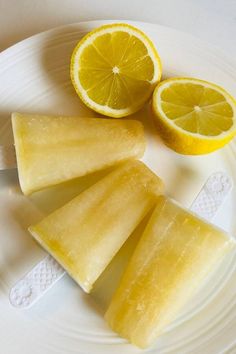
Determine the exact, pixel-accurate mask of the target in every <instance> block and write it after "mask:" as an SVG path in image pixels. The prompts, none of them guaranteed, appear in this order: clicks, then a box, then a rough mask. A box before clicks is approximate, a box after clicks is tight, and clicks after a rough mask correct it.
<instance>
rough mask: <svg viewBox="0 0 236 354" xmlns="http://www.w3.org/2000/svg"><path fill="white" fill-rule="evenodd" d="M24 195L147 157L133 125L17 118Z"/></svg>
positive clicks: (27, 116) (128, 122) (141, 133)
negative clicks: (119, 163) (114, 165)
mask: <svg viewBox="0 0 236 354" xmlns="http://www.w3.org/2000/svg"><path fill="white" fill-rule="evenodd" d="M12 127H13V134H14V142H15V149H16V157H17V166H18V174H19V180H20V185H21V189H22V191H23V193H24V194H26V195H28V194H30V193H32V192H35V191H37V190H40V189H43V188H46V187H48V186H51V185H55V184H58V183H61V182H64V181H67V180H70V179H73V178H75V177H80V176H84V175H86V174H88V173H91V172H94V171H97V170H100V169H103V168H106V167H108V166H111V165H113V164H116V163H118V162H122V161H125V160H127V159H129V158H140V157H141V156H142V155H143V154H144V151H145V138H144V131H143V126H142V124H141V123H140V122H138V121H134V120H122V121H121V120H119V121H118V120H112V119H101V118H79V117H56V116H41V115H30V114H20V113H13V114H12Z"/></svg>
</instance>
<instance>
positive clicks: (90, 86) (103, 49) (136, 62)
mask: <svg viewBox="0 0 236 354" xmlns="http://www.w3.org/2000/svg"><path fill="white" fill-rule="evenodd" d="M70 72H71V80H72V83H73V85H74V88H75V90H76V92H77V94H78V95H79V97H80V98H81V100H82V101H83V102H84V103H85V104H86V105H87V106H88V107H90V108H91V109H93V110H95V111H96V112H98V113H101V114H104V115H107V116H110V117H116V118H119V117H124V116H127V115H129V114H131V113H134V112H136V111H137V110H139V109H140V108H141V107H142V106H143V105H144V103H145V102H146V101H147V100H148V99H149V98H150V96H151V94H152V92H153V90H154V88H155V86H156V85H157V83H158V81H159V80H160V77H161V61H160V58H159V55H158V53H157V50H156V48H155V47H154V45H153V43H152V42H151V40H150V39H149V38H148V37H147V36H146V35H145V34H144V33H143V32H142V31H140V30H139V29H137V28H135V27H133V26H131V25H128V24H123V23H118V24H109V25H104V26H101V27H99V28H97V29H95V30H93V31H92V32H90V33H88V34H87V35H86V36H85V37H83V38H82V40H81V41H80V42H79V43H78V45H77V46H76V47H75V49H74V51H73V54H72V58H71V67H70Z"/></svg>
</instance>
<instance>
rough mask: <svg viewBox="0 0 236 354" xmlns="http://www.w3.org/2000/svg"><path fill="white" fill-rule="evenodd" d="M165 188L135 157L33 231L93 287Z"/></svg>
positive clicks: (76, 276) (87, 288)
mask: <svg viewBox="0 0 236 354" xmlns="http://www.w3.org/2000/svg"><path fill="white" fill-rule="evenodd" d="M162 193H163V183H162V181H161V180H160V179H159V178H158V177H157V176H156V175H155V174H154V173H152V172H151V171H150V170H149V169H148V167H146V166H145V165H144V164H143V163H142V162H140V161H136V160H131V161H128V162H125V163H124V164H122V165H121V166H119V167H117V168H116V169H115V170H114V171H113V172H111V173H110V174H109V175H107V176H106V177H104V178H103V179H101V180H100V181H98V182H97V183H96V184H95V185H93V186H92V187H90V188H89V189H87V190H86V191H84V192H82V193H81V194H80V195H79V196H78V197H76V198H74V199H73V200H72V201H70V202H69V203H68V204H66V205H65V206H63V207H62V208H60V209H58V210H56V211H55V212H53V213H52V214H50V215H49V216H47V217H46V218H45V219H43V220H42V221H41V222H40V223H38V224H37V225H34V226H31V227H30V228H29V231H30V232H31V234H32V235H33V236H34V237H35V238H36V240H37V241H38V242H39V243H40V244H41V245H42V246H43V247H44V248H45V249H46V250H47V251H48V252H49V253H51V255H52V256H53V257H54V258H55V259H57V261H58V262H59V263H60V264H61V265H62V266H63V267H64V268H65V269H66V270H67V272H68V273H69V274H70V275H71V276H72V277H73V278H74V279H75V280H76V281H77V282H78V284H79V285H80V286H81V287H82V288H83V289H84V290H85V291H86V292H89V291H90V290H91V288H92V286H93V283H94V282H95V281H96V279H97V278H98V277H99V276H100V274H101V273H102V272H103V270H104V269H105V268H106V266H107V265H108V263H109V262H110V261H111V260H112V258H113V257H114V255H115V254H116V253H117V252H118V250H119V249H120V247H121V246H122V245H123V243H124V242H125V241H126V239H127V238H128V237H129V235H130V234H131V233H132V231H133V230H134V229H135V228H136V226H137V225H138V224H139V223H140V221H141V220H142V219H143V217H144V216H145V215H146V214H147V212H148V211H149V210H150V209H151V208H152V207H154V205H155V203H156V198H157V196H158V195H160V194H162Z"/></svg>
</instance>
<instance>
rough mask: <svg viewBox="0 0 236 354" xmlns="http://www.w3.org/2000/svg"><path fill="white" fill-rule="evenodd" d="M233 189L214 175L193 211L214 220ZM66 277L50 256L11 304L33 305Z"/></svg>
mask: <svg viewBox="0 0 236 354" xmlns="http://www.w3.org/2000/svg"><path fill="white" fill-rule="evenodd" d="M232 187H233V183H232V180H231V179H230V178H229V176H227V175H226V174H225V173H223V172H216V173H214V174H213V175H211V176H210V177H209V178H208V180H207V181H206V183H205V184H204V186H203V187H202V189H201V190H200V192H199V194H198V195H197V197H196V199H195V200H194V201H193V203H192V206H191V208H190V210H192V211H193V212H195V213H196V214H198V215H199V216H201V217H203V218H205V219H206V220H208V221H210V220H211V219H212V218H213V217H214V216H215V215H216V213H217V211H218V210H219V208H220V207H221V206H222V204H223V202H224V200H225V198H226V196H227V195H228V193H229V192H230V191H231V189H232ZM64 274H65V270H64V269H63V268H62V267H61V266H60V265H59V264H58V263H57V262H56V261H55V259H54V258H52V257H51V256H50V255H48V256H47V257H45V258H44V259H43V260H42V261H41V262H39V263H38V264H37V265H36V266H35V267H34V268H33V269H32V270H31V271H30V272H29V273H27V274H26V275H25V276H24V277H23V278H22V279H21V280H20V281H18V282H17V283H16V284H15V286H14V287H13V288H12V289H11V291H10V295H9V299H10V303H11V304H12V306H14V307H18V308H28V307H30V306H32V305H33V304H34V303H35V302H36V301H37V300H38V299H39V298H40V297H42V296H43V295H44V294H45V293H46V292H47V291H48V290H49V289H50V288H51V287H52V286H53V285H54V284H55V283H56V282H57V281H58V280H59V279H61V277H62V276H63V275H64Z"/></svg>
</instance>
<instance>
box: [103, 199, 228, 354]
mask: <svg viewBox="0 0 236 354" xmlns="http://www.w3.org/2000/svg"><path fill="white" fill-rule="evenodd" d="M233 247H235V241H234V240H233V239H232V238H230V237H229V236H228V235H227V234H225V233H224V232H223V231H221V230H220V229H218V228H216V227H214V226H213V225H211V224H208V223H207V222H205V221H203V219H200V218H198V217H197V216H195V215H194V214H192V213H190V212H188V211H186V210H184V209H182V208H181V207H179V206H178V205H177V204H176V203H174V202H172V201H171V200H169V199H167V198H166V197H159V198H158V203H157V206H156V208H155V210H154V212H153V214H152V216H151V219H150V220H149V223H148V225H147V227H146V229H145V231H144V233H143V235H142V237H141V239H140V241H139V243H138V245H137V247H136V249H135V251H134V254H133V256H132V258H131V260H130V262H129V264H128V267H127V269H126V270H125V273H124V275H123V277H122V279H121V282H120V285H119V286H118V289H117V290H116V292H115V294H114V296H113V299H112V301H111V304H110V306H109V308H108V310H107V312H106V314H105V318H106V320H107V322H108V324H109V325H110V326H111V328H112V329H113V330H114V331H115V332H117V333H119V334H120V335H121V336H122V337H124V338H127V339H128V340H129V341H130V342H131V343H133V344H135V345H137V346H139V347H141V348H146V347H148V346H149V345H151V344H152V343H153V341H154V340H155V339H156V338H157V336H158V335H159V334H161V333H162V332H163V330H164V329H165V327H166V325H168V324H169V323H170V322H171V320H173V319H174V318H175V316H176V313H177V312H178V310H179V309H180V308H181V307H182V306H183V305H184V304H185V303H186V301H187V300H188V299H189V298H190V297H191V295H192V293H193V292H194V291H195V290H196V289H197V287H198V286H199V284H201V282H202V280H203V279H204V278H205V276H206V275H207V274H208V273H209V272H210V271H211V270H212V268H213V267H214V265H215V264H216V263H217V262H218V261H219V260H220V259H221V258H222V257H223V256H224V255H225V254H226V253H227V252H229V251H230V250H231V249H232V248H233Z"/></svg>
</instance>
